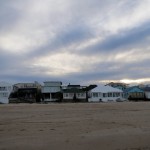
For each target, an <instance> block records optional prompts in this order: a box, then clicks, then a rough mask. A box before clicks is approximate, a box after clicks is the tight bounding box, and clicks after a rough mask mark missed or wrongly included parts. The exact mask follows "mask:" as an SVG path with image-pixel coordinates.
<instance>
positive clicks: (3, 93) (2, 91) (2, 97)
mask: <svg viewBox="0 0 150 150" xmlns="http://www.w3.org/2000/svg"><path fill="white" fill-rule="evenodd" d="M11 91H12V84H10V83H7V82H0V103H6V104H7V103H8V97H9V95H10V93H11Z"/></svg>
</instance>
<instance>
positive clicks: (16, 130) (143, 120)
mask: <svg viewBox="0 0 150 150" xmlns="http://www.w3.org/2000/svg"><path fill="white" fill-rule="evenodd" d="M0 114H1V115H0V150H16V149H18V150H27V149H28V150H150V102H121V103H66V104H7V105H0Z"/></svg>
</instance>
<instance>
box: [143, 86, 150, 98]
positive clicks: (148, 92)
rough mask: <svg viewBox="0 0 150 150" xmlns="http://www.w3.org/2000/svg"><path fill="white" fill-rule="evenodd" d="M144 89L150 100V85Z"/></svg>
mask: <svg viewBox="0 0 150 150" xmlns="http://www.w3.org/2000/svg"><path fill="white" fill-rule="evenodd" d="M143 90H144V92H145V99H146V100H150V87H149V86H147V87H145V88H143Z"/></svg>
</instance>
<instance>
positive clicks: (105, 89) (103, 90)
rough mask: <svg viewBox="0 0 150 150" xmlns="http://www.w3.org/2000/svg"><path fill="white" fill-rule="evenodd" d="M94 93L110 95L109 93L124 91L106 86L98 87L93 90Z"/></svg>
mask: <svg viewBox="0 0 150 150" xmlns="http://www.w3.org/2000/svg"><path fill="white" fill-rule="evenodd" d="M92 92H101V93H108V92H122V90H120V89H117V88H113V87H111V86H107V85H106V86H105V85H98V86H97V87H96V88H94V89H93V90H92Z"/></svg>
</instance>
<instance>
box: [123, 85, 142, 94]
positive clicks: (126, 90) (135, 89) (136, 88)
mask: <svg viewBox="0 0 150 150" xmlns="http://www.w3.org/2000/svg"><path fill="white" fill-rule="evenodd" d="M124 92H125V93H130V92H144V91H143V89H141V88H139V87H138V86H131V87H129V88H127V89H125V90H124Z"/></svg>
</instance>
